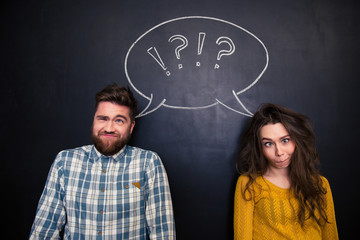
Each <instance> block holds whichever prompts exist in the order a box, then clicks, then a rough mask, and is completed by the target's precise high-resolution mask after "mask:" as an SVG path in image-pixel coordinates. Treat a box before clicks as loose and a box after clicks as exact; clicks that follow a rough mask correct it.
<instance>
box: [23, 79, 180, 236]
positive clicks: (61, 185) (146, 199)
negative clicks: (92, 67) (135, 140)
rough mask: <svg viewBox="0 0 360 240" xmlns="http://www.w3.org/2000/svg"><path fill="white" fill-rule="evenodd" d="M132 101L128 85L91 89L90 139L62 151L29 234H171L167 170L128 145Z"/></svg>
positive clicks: (151, 154)
mask: <svg viewBox="0 0 360 240" xmlns="http://www.w3.org/2000/svg"><path fill="white" fill-rule="evenodd" d="M136 108H137V102H136V100H135V99H134V97H133V95H132V93H131V91H130V90H129V88H123V87H120V86H118V85H116V84H113V85H109V86H107V87H106V88H105V89H103V90H102V91H101V92H99V93H98V94H97V95H96V106H95V115H94V121H93V126H92V141H93V143H94V145H88V146H83V147H80V148H75V149H71V150H65V151H62V152H60V153H59V154H58V155H57V157H56V159H55V161H54V163H53V165H52V167H51V170H50V173H49V176H48V179H47V182H46V185H45V189H44V192H43V194H42V196H41V198H40V201H39V205H38V209H37V212H36V216H35V220H34V223H33V226H32V229H31V234H30V239H57V238H59V236H60V232H61V231H62V230H63V237H64V239H148V238H150V239H166V240H168V239H175V224H174V217H173V209H172V202H171V195H170V189H169V184H168V179H167V175H166V172H165V169H164V167H163V165H162V162H161V160H160V158H159V157H158V155H157V154H156V153H154V152H151V151H146V150H142V149H139V148H135V147H130V146H128V145H127V143H128V141H129V139H130V136H131V133H132V131H133V128H134V126H135V114H136Z"/></svg>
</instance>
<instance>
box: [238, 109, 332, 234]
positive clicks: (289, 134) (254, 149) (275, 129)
mask: <svg viewBox="0 0 360 240" xmlns="http://www.w3.org/2000/svg"><path fill="white" fill-rule="evenodd" d="M244 137H245V138H244V142H243V148H242V149H241V152H240V156H239V159H238V162H237V164H238V170H239V171H240V173H241V176H240V177H239V179H238V182H237V185H236V192H235V208H234V235H235V239H276V240H278V239H311V240H317V239H338V232H337V227H336V221H335V211H334V204H333V199H332V195H331V190H330V186H329V182H328V181H327V180H326V178H325V177H323V176H321V175H320V174H319V171H318V165H319V157H318V154H317V152H316V149H315V135H314V133H313V131H312V128H311V125H310V119H309V118H308V117H306V116H304V115H302V114H299V113H296V112H294V111H291V110H289V109H286V108H284V107H280V106H277V105H274V104H264V105H263V106H262V107H261V108H260V109H259V111H258V112H257V113H256V114H255V115H254V116H253V118H252V121H251V123H250V126H249V128H248V129H247V131H246V132H245V136H244Z"/></svg>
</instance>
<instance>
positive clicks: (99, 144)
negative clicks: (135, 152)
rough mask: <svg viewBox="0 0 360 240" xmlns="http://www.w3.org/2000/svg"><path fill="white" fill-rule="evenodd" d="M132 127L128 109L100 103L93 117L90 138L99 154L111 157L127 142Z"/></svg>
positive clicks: (132, 122) (113, 104) (133, 124)
mask: <svg viewBox="0 0 360 240" xmlns="http://www.w3.org/2000/svg"><path fill="white" fill-rule="evenodd" d="M134 126H135V122H134V121H131V119H130V109H129V107H126V106H121V105H118V104H115V103H111V102H100V103H99V105H98V108H97V110H96V112H95V115H94V122H93V128H92V134H91V138H92V140H93V143H94V145H95V147H96V149H97V150H98V151H99V152H100V153H101V154H103V155H105V156H111V155H114V154H116V153H118V152H119V151H120V150H121V149H122V148H123V147H124V146H125V145H126V144H127V143H128V142H129V140H130V136H131V133H132V131H133V128H134Z"/></svg>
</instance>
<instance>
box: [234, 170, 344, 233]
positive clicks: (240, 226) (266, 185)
mask: <svg viewBox="0 0 360 240" xmlns="http://www.w3.org/2000/svg"><path fill="white" fill-rule="evenodd" d="M322 180H323V183H324V187H325V188H326V190H327V194H326V198H325V199H326V214H327V217H328V220H329V222H330V223H327V224H325V226H319V225H318V224H317V222H316V221H315V220H314V219H313V218H311V219H307V220H306V221H305V225H304V227H303V228H302V227H301V225H300V223H299V221H298V218H297V213H298V210H299V203H298V201H297V200H296V199H295V197H294V195H293V194H291V193H290V191H289V190H288V189H283V188H280V187H278V186H276V185H274V184H272V183H271V182H270V181H268V180H266V179H265V178H264V177H257V179H256V181H255V182H254V183H253V184H252V185H251V187H250V188H251V189H252V190H253V191H254V193H255V198H252V199H251V200H250V201H246V200H245V199H244V198H243V195H242V192H244V189H245V186H246V183H247V182H248V177H247V176H240V177H239V179H238V182H237V185H236V191H235V206H234V238H235V239H236V240H238V239H255V240H257V239H261V240H266V239H269V240H274V239H276V240H280V239H296V240H303V239H304V240H305V239H309V240H318V239H329V240H330V239H331V240H334V239H335V240H336V239H339V237H338V232H337V227H336V221H335V211H334V203H333V199H332V195H331V190H330V185H329V182H328V181H327V179H326V178H324V177H322ZM259 185H260V186H261V188H260V187H259ZM260 189H262V191H260ZM246 194H247V195H246V197H249V196H250V195H248V192H246Z"/></svg>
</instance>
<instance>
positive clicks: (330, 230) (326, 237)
mask: <svg viewBox="0 0 360 240" xmlns="http://www.w3.org/2000/svg"><path fill="white" fill-rule="evenodd" d="M323 182H324V187H325V188H326V191H327V193H326V195H325V199H326V214H327V217H328V221H329V223H325V225H324V228H323V233H322V239H323V240H330V239H334V240H336V239H339V236H338V231H337V226H336V219H335V208H334V201H333V197H332V194H331V189H330V184H329V182H328V180H327V179H326V178H324V177H323Z"/></svg>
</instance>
